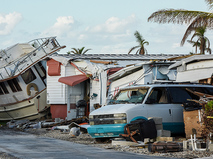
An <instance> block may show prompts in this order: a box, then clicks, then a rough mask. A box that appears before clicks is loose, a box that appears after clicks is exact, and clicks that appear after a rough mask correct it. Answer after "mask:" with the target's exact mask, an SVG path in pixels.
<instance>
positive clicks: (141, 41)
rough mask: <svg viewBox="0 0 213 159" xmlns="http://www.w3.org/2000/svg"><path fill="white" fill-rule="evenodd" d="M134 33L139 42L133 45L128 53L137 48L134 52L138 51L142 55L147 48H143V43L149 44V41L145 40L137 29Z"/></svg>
mask: <svg viewBox="0 0 213 159" xmlns="http://www.w3.org/2000/svg"><path fill="white" fill-rule="evenodd" d="M134 35H135V37H136V41H137V42H138V43H139V45H138V46H134V47H133V48H131V49H130V50H129V52H128V54H130V53H131V52H132V51H133V50H135V49H137V48H138V50H137V51H136V54H138V53H139V54H141V55H144V54H145V53H147V50H146V49H145V48H144V45H145V44H147V45H149V42H148V41H145V39H144V38H143V36H142V35H141V34H140V33H139V32H138V31H136V32H135V34H134Z"/></svg>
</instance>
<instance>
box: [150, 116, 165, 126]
mask: <svg viewBox="0 0 213 159" xmlns="http://www.w3.org/2000/svg"><path fill="white" fill-rule="evenodd" d="M150 119H153V120H154V121H155V124H157V125H158V124H162V118H159V117H148V120H150Z"/></svg>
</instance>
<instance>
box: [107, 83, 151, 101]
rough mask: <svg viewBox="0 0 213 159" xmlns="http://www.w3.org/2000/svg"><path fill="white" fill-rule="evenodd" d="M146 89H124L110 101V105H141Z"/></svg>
mask: <svg viewBox="0 0 213 159" xmlns="http://www.w3.org/2000/svg"><path fill="white" fill-rule="evenodd" d="M147 91H148V88H146V87H145V88H137V89H134V88H133V89H126V90H122V91H120V92H119V93H118V95H116V96H115V97H114V99H113V100H111V101H110V104H118V103H142V101H143V99H144V97H145V96H146V93H147Z"/></svg>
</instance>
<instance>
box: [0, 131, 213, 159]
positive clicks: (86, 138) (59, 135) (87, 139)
mask: <svg viewBox="0 0 213 159" xmlns="http://www.w3.org/2000/svg"><path fill="white" fill-rule="evenodd" d="M2 131H4V132H5V131H6V133H17V134H22V135H23V134H24V133H30V134H34V135H37V136H41V137H51V138H56V139H60V140H66V141H70V142H75V143H79V144H86V145H90V146H95V147H101V148H105V149H113V150H116V151H121V152H131V153H139V154H145V155H150V156H163V157H174V158H186V159H192V158H204V157H212V158H213V152H210V151H191V150H183V151H181V152H170V153H152V152H149V151H148V148H147V147H145V148H142V147H137V146H119V145H112V144H111V142H107V143H97V142H96V141H95V140H94V139H93V138H92V137H91V136H90V135H89V134H87V133H81V134H80V135H79V136H77V137H72V136H71V135H69V132H62V131H61V130H51V129H46V128H41V129H26V130H24V133H23V132H22V131H17V130H14V129H8V128H0V133H1V132H2ZM0 159H17V158H16V157H14V156H11V155H10V154H6V153H3V152H0Z"/></svg>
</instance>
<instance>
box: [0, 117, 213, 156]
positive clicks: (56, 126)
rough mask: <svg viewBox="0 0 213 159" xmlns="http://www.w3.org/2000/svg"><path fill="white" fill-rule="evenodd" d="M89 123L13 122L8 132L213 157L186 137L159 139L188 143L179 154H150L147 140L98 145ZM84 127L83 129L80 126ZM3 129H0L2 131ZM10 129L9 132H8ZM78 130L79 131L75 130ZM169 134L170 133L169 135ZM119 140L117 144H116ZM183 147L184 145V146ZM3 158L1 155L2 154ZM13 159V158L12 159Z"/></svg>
mask: <svg viewBox="0 0 213 159" xmlns="http://www.w3.org/2000/svg"><path fill="white" fill-rule="evenodd" d="M87 123H88V119H87V118H79V119H73V120H71V121H66V120H61V119H60V120H57V121H37V122H30V121H26V120H22V121H11V122H8V123H7V128H5V127H4V129H7V131H10V130H11V131H14V130H21V131H24V132H26V133H31V134H34V135H37V136H40V137H51V138H56V139H60V140H66V141H70V142H75V143H79V144H86V145H91V146H95V147H100V148H104V149H113V150H116V151H121V152H131V153H138V154H144V155H150V156H162V157H174V158H203V157H210V156H212V157H213V152H212V151H199V150H194V151H193V150H192V147H191V145H190V140H188V141H187V140H186V138H184V137H158V140H166V139H167V140H168V141H164V142H170V141H173V142H176V143H183V141H185V142H186V141H187V143H188V148H187V149H183V150H181V151H178V152H150V151H149V149H148V146H149V141H150V140H148V139H145V140H144V142H138V143H134V144H132V143H133V142H131V141H128V142H130V143H131V144H130V143H129V144H128V143H125V142H127V141H125V140H124V139H122V138H117V139H112V140H109V142H105V143H100V142H99V143H98V142H96V140H95V139H94V138H92V137H91V136H90V135H89V134H88V133H87V132H86V131H85V130H86V126H85V125H87ZM82 124H83V125H84V126H83V127H81V129H80V126H81V125H82ZM2 128H3V127H1V128H0V129H2ZM72 128H78V130H80V133H79V134H77V135H73V134H72V133H70V130H71V129H72ZM8 129H9V130H8ZM75 130H77V129H75ZM167 134H168V133H167ZM116 140H117V142H115V141H116ZM119 141H120V142H119ZM122 141H123V142H122ZM182 145H183V144H182ZM4 155H5V154H4ZM0 157H1V154H0ZM11 159H12V158H11Z"/></svg>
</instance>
